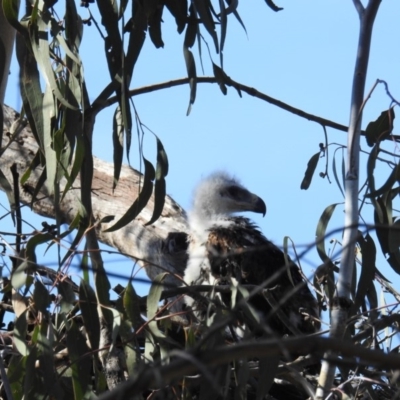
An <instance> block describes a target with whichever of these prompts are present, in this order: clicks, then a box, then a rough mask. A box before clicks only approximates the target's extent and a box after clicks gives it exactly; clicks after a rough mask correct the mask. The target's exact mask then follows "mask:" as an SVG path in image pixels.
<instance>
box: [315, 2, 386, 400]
mask: <svg viewBox="0 0 400 400" xmlns="http://www.w3.org/2000/svg"><path fill="white" fill-rule="evenodd" d="M380 2H381V0H370V1H369V3H368V6H367V8H366V9H365V11H363V13H362V14H361V15H360V32H359V38H358V48H357V58H356V64H355V68H354V74H353V85H352V95H351V104H350V123H349V131H348V136H347V165H346V179H345V223H344V226H345V229H344V234H343V241H342V255H341V260H340V270H339V279H338V283H337V289H336V290H337V292H336V293H335V296H334V298H333V300H332V304H331V330H330V337H331V338H335V339H341V338H342V337H343V335H344V332H345V330H346V325H347V318H348V313H349V310H350V308H351V305H352V300H351V283H352V279H353V271H354V264H355V263H354V254H355V253H354V251H355V244H356V240H357V235H358V218H359V213H358V190H359V157H360V135H361V119H362V110H363V104H364V93H365V81H366V76H367V71H368V61H369V53H370V48H371V37H372V28H373V25H374V20H375V16H376V14H377V12H378V8H379V5H380ZM354 4H355V6H356V8H357V10H358V11H359V9H360V7H361V5H360V3H359V2H358V1H355V2H354ZM359 12H360V11H359ZM331 355H332V352H331V351H328V352H327V353H326V354H325V356H324V358H325V360H324V361H323V363H322V367H321V373H320V377H319V381H318V389H317V393H316V399H317V400H322V399H324V398H325V396H326V395H327V393H328V392H329V391H330V389H331V387H332V385H333V380H334V376H335V369H336V366H335V365H334V364H332V363H330V362H329V358H330V357H331ZM344 379H346V377H344Z"/></svg>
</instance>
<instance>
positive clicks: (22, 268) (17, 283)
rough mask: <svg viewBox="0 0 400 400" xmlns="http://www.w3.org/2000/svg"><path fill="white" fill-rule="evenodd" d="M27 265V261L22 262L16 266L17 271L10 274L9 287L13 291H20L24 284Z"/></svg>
mask: <svg viewBox="0 0 400 400" xmlns="http://www.w3.org/2000/svg"><path fill="white" fill-rule="evenodd" d="M29 266H30V265H29V263H28V261H27V260H25V261H23V262H22V263H21V264H20V265H18V267H17V269H16V270H15V271H13V272H12V274H11V285H12V287H13V288H14V289H15V290H18V289H20V288H21V287H22V286H24V285H25V284H26V278H27V275H26V270H27V269H28V268H29Z"/></svg>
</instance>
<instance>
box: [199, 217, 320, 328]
mask: <svg viewBox="0 0 400 400" xmlns="http://www.w3.org/2000/svg"><path fill="white" fill-rule="evenodd" d="M228 220H230V221H233V222H234V223H233V224H231V225H230V226H228V227H223V226H215V227H213V228H211V229H210V231H209V236H208V241H207V243H206V248H207V256H208V259H209V262H210V266H211V273H212V274H213V276H214V277H215V278H217V279H218V283H219V284H222V285H223V284H229V283H230V282H231V278H235V279H236V280H237V281H238V283H239V284H242V285H257V286H260V285H264V284H265V288H266V289H267V292H265V293H264V294H259V295H256V296H254V297H253V298H252V299H251V300H250V304H252V306H253V307H254V308H255V309H256V310H257V311H258V312H259V313H260V314H261V315H262V316H263V317H264V318H265V321H266V322H267V323H268V325H269V326H270V327H271V329H272V330H274V331H276V332H279V333H281V334H296V333H312V332H315V331H317V330H318V329H319V327H320V325H319V321H318V319H319V312H318V305H317V302H316V300H315V298H314V297H313V295H312V294H311V292H310V290H309V288H308V286H307V285H306V283H305V281H304V279H303V277H302V275H301V273H300V270H299V268H298V267H297V266H296V265H295V264H294V263H293V262H292V261H291V260H290V258H288V263H289V265H286V263H285V257H284V254H283V252H282V251H281V250H280V249H279V248H278V247H277V246H275V245H274V244H273V243H272V242H270V241H269V240H267V239H266V238H265V236H264V235H263V234H262V233H261V232H260V231H259V230H258V229H257V227H256V226H255V225H254V224H253V223H252V222H251V221H250V220H249V219H247V218H244V217H232V218H229V219H228ZM278 272H281V273H280V274H278V276H277V277H276V278H275V279H273V280H271V277H272V276H273V275H274V274H276V273H278ZM223 301H224V302H225V303H229V301H230V300H229V297H228V298H225V299H224V298H223ZM276 308H278V309H279V311H278V312H276V311H273V309H276ZM285 317H286V318H285Z"/></svg>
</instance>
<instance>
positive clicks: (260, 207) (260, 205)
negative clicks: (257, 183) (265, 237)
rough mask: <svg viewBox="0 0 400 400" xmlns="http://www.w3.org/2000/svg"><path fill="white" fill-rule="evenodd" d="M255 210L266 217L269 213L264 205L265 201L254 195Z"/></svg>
mask: <svg viewBox="0 0 400 400" xmlns="http://www.w3.org/2000/svg"><path fill="white" fill-rule="evenodd" d="M252 204H253V210H252V211H254V212H256V213H260V214H262V215H263V217H265V214H266V212H267V206H266V205H265V203H264V200H263V199H262V198H261V197H258V196H256V195H253V201H252Z"/></svg>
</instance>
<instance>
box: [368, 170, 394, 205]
mask: <svg viewBox="0 0 400 400" xmlns="http://www.w3.org/2000/svg"><path fill="white" fill-rule="evenodd" d="M399 181H400V163H399V164H397V165H396V167H395V168H393V170H392V172H391V174H390V175H389V177H388V179H387V180H386V182H385V183H384V184H383V185H382V186H381V187H380V188H379V189H377V190H375V191H373V192H370V193H367V194H366V195H365V196H366V197H367V198H371V197H377V196H381V195H383V194H384V193H385V192H388V191H389V190H390V189H391V188H392V187H393V185H394V184H395V183H396V182H399Z"/></svg>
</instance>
